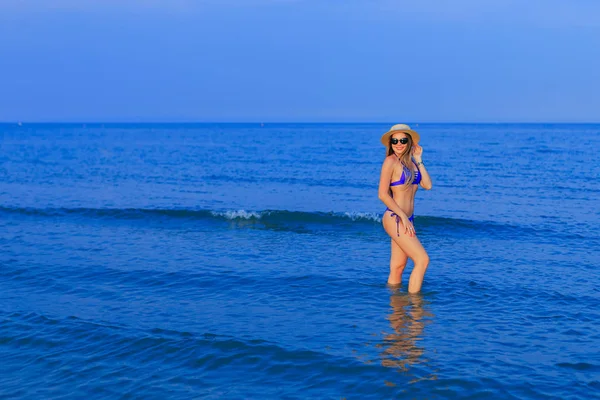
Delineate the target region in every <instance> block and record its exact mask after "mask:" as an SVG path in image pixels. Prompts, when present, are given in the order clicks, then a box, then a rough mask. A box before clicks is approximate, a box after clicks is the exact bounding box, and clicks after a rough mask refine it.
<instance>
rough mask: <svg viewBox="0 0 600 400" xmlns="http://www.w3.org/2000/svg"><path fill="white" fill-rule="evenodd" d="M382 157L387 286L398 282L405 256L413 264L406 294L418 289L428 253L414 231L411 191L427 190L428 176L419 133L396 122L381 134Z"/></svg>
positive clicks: (398, 283) (380, 195)
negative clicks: (388, 239) (389, 246)
mask: <svg viewBox="0 0 600 400" xmlns="http://www.w3.org/2000/svg"><path fill="white" fill-rule="evenodd" d="M381 143H383V145H384V146H386V158H385V161H384V162H383V167H382V168H381V177H380V179H379V199H380V200H381V201H382V202H383V203H384V204H385V205H386V206H387V209H386V210H385V212H384V214H383V218H382V222H383V228H384V229H385V231H386V232H387V234H388V235H390V237H391V238H392V255H391V257H390V276H389V278H388V284H389V285H400V284H401V283H402V272H403V271H404V268H405V267H406V262H407V260H408V257H410V259H411V260H413V262H414V264H415V266H414V268H413V271H412V273H411V274H410V279H409V281H408V291H409V293H417V292H419V291H420V290H421V285H422V284H423V276H424V275H425V271H426V270H427V265H429V256H428V255H427V252H426V251H425V249H424V248H423V245H421V242H420V241H419V238H418V237H417V234H416V232H415V227H414V225H413V221H414V214H413V213H414V205H415V193H416V192H417V188H418V187H419V185H420V186H421V187H422V188H423V189H426V190H429V189H431V178H430V177H429V173H428V172H427V169H425V165H424V164H423V159H422V155H423V148H422V147H421V146H419V145H418V143H419V134H418V133H417V132H415V131H413V130H412V129H410V127H409V126H408V125H405V124H397V125H394V126H392V128H391V129H390V130H389V131H387V132H386V133H384V135H383V136H382V137H381Z"/></svg>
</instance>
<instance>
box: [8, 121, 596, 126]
mask: <svg viewBox="0 0 600 400" xmlns="http://www.w3.org/2000/svg"><path fill="white" fill-rule="evenodd" d="M395 123H398V122H393V121H387V122H386V121H383V122H381V121H379V122H377V121H0V125H20V126H22V125H25V124H27V125H61V124H68V125H86V124H90V125H104V124H107V125H118V124H126V125H132V124H138V125H141V124H144V125H155V124H165V125H177V124H189V125H208V124H231V125H236V124H237V125H248V124H258V125H266V124H278V125H280V124H340V125H341V124H395ZM407 123H409V124H415V125H419V124H424V125H425V124H432V125H433V124H465V125H467V124H481V125H502V124H507V125H510V124H532V125H533V124H557V125H560V124H575V125H596V124H600V121H423V122H416V121H407Z"/></svg>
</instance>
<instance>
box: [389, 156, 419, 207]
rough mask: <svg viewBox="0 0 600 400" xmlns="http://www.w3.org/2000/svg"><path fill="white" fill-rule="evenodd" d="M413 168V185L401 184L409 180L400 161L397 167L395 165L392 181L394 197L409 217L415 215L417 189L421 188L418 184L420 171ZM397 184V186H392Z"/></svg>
mask: <svg viewBox="0 0 600 400" xmlns="http://www.w3.org/2000/svg"><path fill="white" fill-rule="evenodd" d="M411 167H412V175H413V183H410V184H408V185H406V184H404V183H400V182H403V181H404V182H405V181H406V179H408V177H407V174H406V172H405V171H404V170H405V167H404V166H403V165H402V164H401V163H400V161H398V162H397V163H396V165H394V171H393V172H392V180H391V181H390V190H391V192H392V197H393V198H394V201H395V202H396V204H398V207H400V209H401V210H402V211H404V212H405V213H406V215H408V216H409V217H410V216H411V215H413V213H414V208H415V207H414V206H415V193H417V189H418V187H419V185H418V184H415V183H418V181H419V179H418V178H419V176H418V169H417V168H416V166H415V165H414V164H412V165H411ZM403 174H404V175H403ZM393 183H395V185H392V184H393Z"/></svg>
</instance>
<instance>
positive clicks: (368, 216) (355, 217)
mask: <svg viewBox="0 0 600 400" xmlns="http://www.w3.org/2000/svg"><path fill="white" fill-rule="evenodd" d="M344 215H345V216H346V217H348V218H350V219H351V220H352V221H359V220H367V221H374V222H381V215H380V214H376V213H372V212H371V213H365V212H356V211H351V212H345V213H344Z"/></svg>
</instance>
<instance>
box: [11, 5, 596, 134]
mask: <svg viewBox="0 0 600 400" xmlns="http://www.w3.org/2000/svg"><path fill="white" fill-rule="evenodd" d="M0 93H1V96H0V121H40V122H41V121H45V122H46V121H49V122H52V121H77V122H79V121H82V122H91V121H102V122H109V121H115V122H122V121H131V122H138V121H148V122H152V121H157V122H158V121H160V122H162V121H174V122H179V121H194V122H195V121H197V122H215V121H223V122H243V121H248V122H254V121H257V122H275V121H280V122H287V121H298V122H321V121H336V122H346V121H348V122H354V121H372V122H395V121H411V122H441V121H448V122H455V121H461V122H541V121H547V122H600V2H598V1H596V0H570V1H565V0H560V1H558V0H521V1H514V0H486V1H481V0H453V1H448V0H420V1H405V0H395V1H392V0H361V1H359V0H345V1H342V0H219V1H217V0H214V1H211V0H204V1H203V0H194V1H191V0H190V1H185V0H169V1H167V0H165V1H162V0H87V1H85V0H78V1H75V0H53V1H48V0H20V1H18V0H0Z"/></svg>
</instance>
